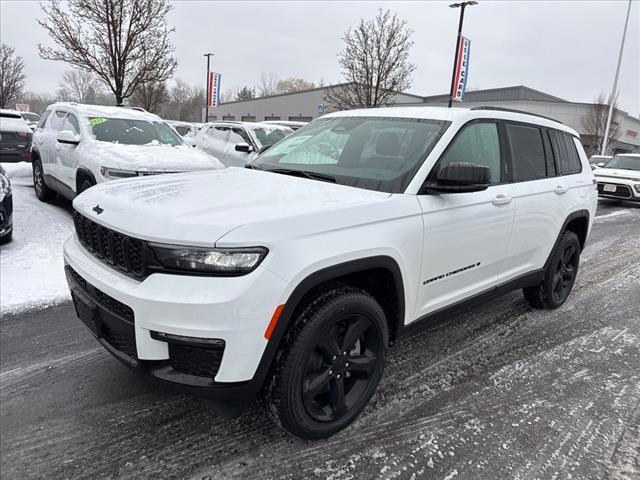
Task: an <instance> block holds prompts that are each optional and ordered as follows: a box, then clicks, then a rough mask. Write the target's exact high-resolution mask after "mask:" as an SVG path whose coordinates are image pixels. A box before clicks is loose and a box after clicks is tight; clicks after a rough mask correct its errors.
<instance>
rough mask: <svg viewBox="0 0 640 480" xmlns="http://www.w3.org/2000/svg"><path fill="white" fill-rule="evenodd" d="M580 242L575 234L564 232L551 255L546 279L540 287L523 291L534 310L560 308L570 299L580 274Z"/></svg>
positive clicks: (545, 275)
mask: <svg viewBox="0 0 640 480" xmlns="http://www.w3.org/2000/svg"><path fill="white" fill-rule="evenodd" d="M579 263H580V241H579V240H578V237H577V236H576V234H575V233H573V232H564V233H563V234H562V238H561V239H560V242H559V243H558V245H557V246H556V248H555V250H554V251H553V253H552V254H551V258H550V259H549V265H548V266H547V270H546V271H545V274H544V279H543V280H542V282H540V284H539V285H536V286H534V287H527V288H525V289H523V293H524V296H525V298H526V299H527V301H528V302H529V304H530V305H531V306H532V307H534V308H548V309H553V308H558V307H560V306H561V305H562V304H563V303H564V302H565V301H566V300H567V298H568V297H569V294H570V293H571V289H572V288H573V284H574V283H575V281H576V276H577V274H578V265H579Z"/></svg>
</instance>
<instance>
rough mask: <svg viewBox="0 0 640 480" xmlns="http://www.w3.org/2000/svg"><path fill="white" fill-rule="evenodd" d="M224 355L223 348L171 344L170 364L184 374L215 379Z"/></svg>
mask: <svg viewBox="0 0 640 480" xmlns="http://www.w3.org/2000/svg"><path fill="white" fill-rule="evenodd" d="M223 353H224V347H223V346H215V347H207V348H203V347H191V346H187V345H179V344H173V343H169V363H170V364H171V366H172V367H173V368H174V369H175V370H177V371H179V372H182V373H186V374H188V375H197V376H199V377H209V378H214V377H215V376H216V375H217V373H218V369H219V368H220V362H221V361H222V354H223Z"/></svg>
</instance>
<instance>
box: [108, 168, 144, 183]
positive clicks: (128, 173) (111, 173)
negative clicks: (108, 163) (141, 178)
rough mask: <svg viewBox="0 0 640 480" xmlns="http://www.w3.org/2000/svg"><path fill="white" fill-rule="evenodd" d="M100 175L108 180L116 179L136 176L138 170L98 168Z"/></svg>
mask: <svg viewBox="0 0 640 480" xmlns="http://www.w3.org/2000/svg"><path fill="white" fill-rule="evenodd" d="M100 175H102V176H103V177H104V178H106V179H108V180H117V179H119V178H129V177H137V176H138V172H136V171H135V170H120V169H117V168H107V167H101V168H100Z"/></svg>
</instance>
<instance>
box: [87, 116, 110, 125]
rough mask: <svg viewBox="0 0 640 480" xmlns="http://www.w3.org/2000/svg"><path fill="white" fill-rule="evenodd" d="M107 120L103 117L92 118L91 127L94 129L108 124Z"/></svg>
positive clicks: (90, 120)
mask: <svg viewBox="0 0 640 480" xmlns="http://www.w3.org/2000/svg"><path fill="white" fill-rule="evenodd" d="M106 121H107V119H106V118H103V117H94V118H90V119H89V125H91V126H92V127H93V126H95V125H99V124H101V123H104V122H106Z"/></svg>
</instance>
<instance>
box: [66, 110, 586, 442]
mask: <svg viewBox="0 0 640 480" xmlns="http://www.w3.org/2000/svg"><path fill="white" fill-rule="evenodd" d="M211 127H212V126H211V125H210V126H209V128H211ZM594 185H595V180H594V177H593V173H592V171H591V169H590V168H589V163H588V161H587V157H586V155H585V153H584V150H583V148H582V145H581V143H580V140H579V139H578V134H577V133H576V132H575V131H574V130H572V129H571V128H568V127H566V126H564V125H562V124H560V123H558V122H556V121H552V120H548V119H545V118H542V117H538V116H533V115H529V114H522V113H515V112H513V111H500V110H497V109H488V108H486V109H482V108H475V109H463V108H455V109H447V108H426V107H396V108H379V109H366V110H353V111H347V112H337V113H331V114H328V115H326V116H324V117H322V118H320V119H317V120H315V121H314V122H312V123H310V124H309V125H308V126H307V127H305V128H304V129H301V130H299V131H297V132H295V133H293V134H291V135H290V136H288V137H287V138H285V139H283V140H282V141H280V142H279V143H278V144H276V145H274V146H273V147H272V148H270V149H269V150H267V151H266V152H264V153H262V154H260V155H259V156H258V157H257V158H256V159H255V160H254V161H253V162H252V163H251V164H250V166H249V168H227V169H224V170H220V171H215V172H206V173H198V174H184V175H181V176H180V177H179V178H178V177H177V176H165V177H164V178H151V179H143V180H141V179H130V180H124V181H122V182H119V183H118V184H106V185H99V186H97V187H95V188H92V189H91V190H89V191H88V192H86V193H84V194H83V195H81V196H79V197H78V198H76V199H75V200H74V202H73V207H74V221H75V228H76V235H74V236H72V237H71V238H69V239H68V240H67V241H66V242H65V244H64V258H65V262H66V265H67V266H66V273H67V278H68V282H69V287H70V289H71V292H72V296H73V299H74V302H75V308H76V312H78V315H79V317H80V319H81V320H82V321H83V322H84V323H85V324H86V325H87V326H88V328H89V329H90V330H91V331H92V332H93V334H94V335H95V336H96V337H97V338H98V339H99V341H100V342H101V343H102V345H103V346H104V347H105V348H106V349H107V350H109V351H110V352H111V353H112V354H113V355H115V356H116V357H117V358H118V359H119V360H121V361H122V362H123V363H125V364H126V365H128V366H130V367H132V368H135V369H137V370H139V371H140V372H143V373H145V374H146V375H148V376H149V377H150V378H152V379H154V380H156V381H157V382H159V383H160V384H164V385H167V386H171V387H176V388H180V389H182V390H183V391H186V392H191V393H194V394H206V395H208V396H209V397H212V398H214V399H217V401H222V402H227V403H229V402H232V401H233V402H236V403H235V405H236V406H238V404H240V405H242V404H243V403H246V401H247V399H249V398H252V396H254V395H256V394H260V395H262V396H263V397H264V401H265V403H266V404H267V405H268V411H269V413H270V414H272V415H274V416H275V417H276V418H277V421H278V423H279V424H280V425H281V426H282V427H283V428H284V429H285V430H287V431H288V432H291V433H292V434H294V435H298V436H300V437H303V438H322V437H328V436H330V435H332V434H334V433H336V432H337V431H339V430H341V429H343V428H345V427H346V426H347V425H349V424H350V423H351V422H352V421H353V420H354V419H355V418H356V417H357V416H358V414H359V413H360V412H361V411H362V410H363V409H364V408H365V406H366V405H367V403H368V402H369V400H370V399H371V397H372V395H373V394H374V392H375V390H376V387H377V385H378V382H379V381H380V378H381V376H382V372H383V369H384V364H385V358H386V356H387V351H388V348H389V346H390V345H392V344H395V343H396V341H397V340H398V338H400V337H401V336H403V335H405V334H407V333H408V332H410V331H412V330H413V329H414V328H418V327H419V326H420V325H424V324H426V323H428V322H429V321H431V320H433V319H434V318H438V317H441V316H444V315H450V314H451V313H452V312H454V311H456V310H457V309H459V308H462V307H468V306H469V305H470V304H475V303H477V301H478V300H479V299H486V298H490V297H492V296H494V295H497V294H501V293H504V292H507V291H509V290H513V289H523V292H524V297H525V298H526V300H527V301H528V302H529V303H530V304H531V305H532V306H533V307H534V308H546V309H554V308H558V307H560V306H562V305H563V304H564V302H565V301H566V300H567V298H568V297H569V294H570V292H571V289H572V287H573V284H574V281H575V279H576V275H577V273H578V265H579V259H580V252H581V251H582V250H583V248H584V245H585V242H586V241H587V238H588V236H589V231H590V229H591V225H592V223H593V219H594V215H595V212H596V207H597V192H596V189H595V187H594ZM158 205H161V208H158ZM132 212H135V215H134V214H133V213H132ZM140 218H144V221H143V222H141V221H140ZM105 239H106V240H105ZM103 245H108V248H107V247H105V246H103Z"/></svg>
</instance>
